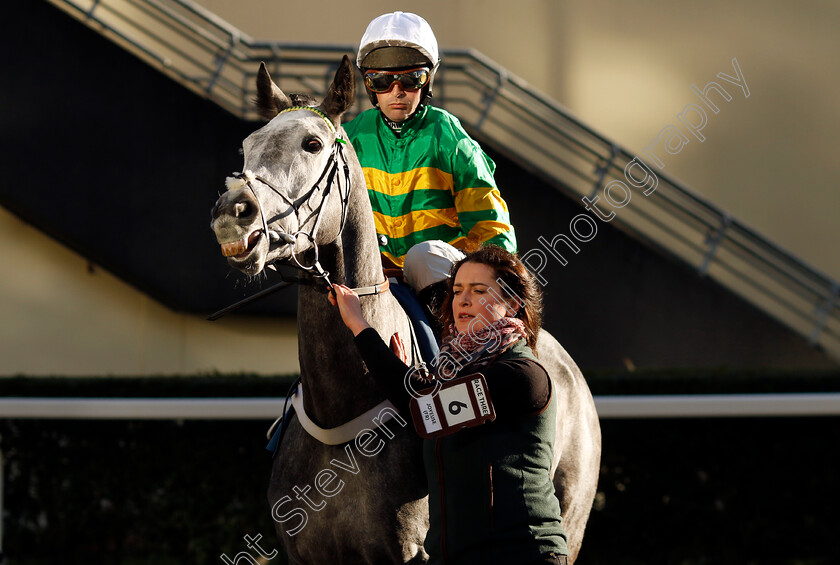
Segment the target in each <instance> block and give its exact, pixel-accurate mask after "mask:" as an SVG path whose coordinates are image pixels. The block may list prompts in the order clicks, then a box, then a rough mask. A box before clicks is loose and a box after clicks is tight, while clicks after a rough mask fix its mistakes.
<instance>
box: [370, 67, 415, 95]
mask: <svg viewBox="0 0 840 565" xmlns="http://www.w3.org/2000/svg"><path fill="white" fill-rule="evenodd" d="M395 82H398V83H400V86H401V87H402V88H403V90H417V89H418V88H423V87H424V86H426V84H428V82H429V69H427V68H419V69H409V70H407V71H367V72H366V73H365V86H367V87H368V89H369V90H370V91H371V92H380V93H381V92H388V91H389V90H391V85H392V84H394V83H395Z"/></svg>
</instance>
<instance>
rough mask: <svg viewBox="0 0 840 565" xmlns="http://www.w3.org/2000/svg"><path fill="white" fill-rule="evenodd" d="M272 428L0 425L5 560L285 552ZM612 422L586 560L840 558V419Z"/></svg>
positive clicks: (697, 562) (759, 562) (763, 564)
mask: <svg viewBox="0 0 840 565" xmlns="http://www.w3.org/2000/svg"><path fill="white" fill-rule="evenodd" d="M266 426H267V422H239V421H234V422H203V421H190V422H184V423H176V422H153V421H149V422H125V421H117V422H102V421H60V420H58V421H46V420H41V421H37V420H17V421H8V420H6V421H0V448H2V450H3V453H4V457H5V479H6V485H5V486H6V493H5V496H6V498H5V507H6V508H5V514H4V525H5V546H6V547H5V549H6V553H7V555H8V556H9V563H18V564H27V565H29V564H35V563H39V564H40V563H44V564H46V563H50V564H52V563H55V562H60V563H68V564H75V563H78V564H83V563H84V564H95V563H107V564H112V565H118V564H136V563H149V564H158V565H166V564H169V563H173V564H174V563H179V564H184V563H190V564H197V565H201V564H220V563H221V560H220V559H219V556H220V555H221V554H222V553H226V554H227V555H228V556H231V557H232V556H233V555H235V554H236V553H238V552H239V551H244V550H246V547H245V542H244V541H243V536H244V535H245V534H249V535H252V536H253V535H256V534H263V535H264V542H263V543H262V547H264V548H265V549H267V550H268V549H272V548H277V547H279V543H278V541H277V539H276V538H275V536H274V533H273V523H272V521H271V519H270V515H269V505H268V503H267V501H266V499H265V492H266V488H267V481H268V474H269V469H270V457H269V454H268V452H266V451H265V450H264V444H265V441H264V439H263V436H264V432H265V428H266ZM602 427H603V437H604V451H603V466H602V472H601V479H600V485H599V492H598V497H597V500H596V502H595V508H594V510H593V513H592V516H591V518H590V522H589V527H588V530H587V535H586V539H585V542H584V548H583V552H582V554H581V558H580V560H579V563H581V564H605V565H606V564H609V565H615V564H634V565H635V564H638V565H651V564H669V565H670V564H684V565H706V564H708V565H712V564H714V565H719V564H732V565H747V564H755V565H768V564H776V563H778V564H791V565H793V564H801V565H805V564H808V565H833V564H835V563H838V562H840V548H838V545H837V544H836V542H835V537H836V531H837V530H838V527H840V519H839V518H838V514H837V511H836V508H835V505H836V503H837V501H838V500H840V486H838V481H837V480H836V479H837V471H836V468H835V465H834V463H833V459H834V456H833V452H834V450H835V449H836V446H837V445H838V442H840V419H838V418H809V419H783V418H779V419H748V418H745V419H731V420H647V421H641V420H625V421H622V420H607V421H604V422H603V423H602ZM360 535H363V533H360ZM284 562H285V561H284V560H283V558H282V557H278V558H277V559H275V560H273V561H272V563H278V564H279V563H284Z"/></svg>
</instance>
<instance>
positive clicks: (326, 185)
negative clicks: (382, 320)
mask: <svg viewBox="0 0 840 565" xmlns="http://www.w3.org/2000/svg"><path fill="white" fill-rule="evenodd" d="M294 110H308V111H310V112H314V113H315V114H317V115H318V116H320V117H321V118H323V120H324V121H325V122H326V123H327V125H328V126H329V128H330V130H331V131H332V132H333V133H334V134H335V141H334V142H333V145H332V149H331V150H330V157H329V159H328V160H327V164H326V165H325V166H324V168H323V170H322V171H321V174H320V175H319V176H318V179H317V180H316V181H315V183H314V184H313V185H312V187H311V188H310V189H309V190H308V191H307V192H306V193H305V194H303V195H302V196H301V197H299V198H298V199H297V200H296V201H292V200H291V199H290V198H289V197H288V196H286V195H285V194H284V193H283V191H281V190H280V189H279V188H277V187H276V186H275V185H274V184H273V183H271V182H270V181H269V180H268V179H266V178H264V177H262V176H260V175H255V174H253V173H250V172H243V173H233V174H232V175H231V177H232V178H234V179H237V180H239V181H241V182H243V183H244V184H245V186H246V187H247V188H248V190H250V191H251V194H252V195H253V197H254V199H256V201H257V207H258V208H259V212H260V219H261V221H262V225H263V233H264V234H265V235H266V237H268V239H269V244H271V243H276V242H279V241H282V242H283V243H285V244H286V245H289V246H290V250H291V255H292V263H293V264H292V266H293V267H295V268H297V269H299V270H300V271H303V272H304V273H307V274H308V275H310V276H311V277H313V278H314V279H316V280H320V281H322V282H323V283H324V284H323V286H322V288H323V289H324V291H325V292H329V291H331V290H332V282H330V278H329V276H330V273H329V272H328V271H325V270H324V268H323V267H322V266H321V263H320V260H319V252H318V244H317V243H316V239H315V238H316V236H317V235H318V230H319V229H320V227H321V220H322V218H323V212H324V210H325V209H326V205H327V203H328V202H329V198H330V195H331V194H332V190H333V186H336V187H337V191H338V193H339V198H341V225H340V227H339V230H338V236H341V234H342V232H343V231H344V226H345V224H346V223H347V208H348V205H349V201H350V166H349V165H348V163H347V159H346V157H345V155H344V145H346V144H347V140H346V139H342V137H341V135H340V134H339V132H338V131H337V130H336V127H335V125H333V123H332V121H331V120H330V119H329V117H328V116H327V115H326V114H325V113H324V112H322V111H321V110H319V109H318V108H315V107H312V106H292V107H291V108H287V109H285V110H282V111H281V112H280V113H279V114H282V113H285V112H291V111H294ZM279 114H278V115H279ZM339 169H342V170H343V177H344V182H343V184H344V191H343V192H342V189H341V185H342V183H341V182H340V181H339V174H338V173H339ZM254 182H259V183H261V184H263V185H265V186H267V187H268V188H269V189H270V190H271V191H272V192H274V193H275V194H277V195H278V196H279V197H280V198H282V199H283V201H285V202H286V204H288V205H289V206H291V208H292V210H294V213H295V215H297V216H298V224H299V225H301V226H302V225H305V224H306V222H308V221H309V220H310V219H311V218H312V215H315V224H314V226H313V227H312V230H311V231H305V230H298V231H297V232H295V233H292V234H289V233H285V232H282V231H279V230H273V229H269V227H268V221H267V220H266V217H265V214H264V212H263V205H262V202H261V201H260V198H259V196H258V195H257V191H256V190H255V189H254ZM322 184H323V188H322ZM318 192H323V196H322V197H321V202H320V203H319V204H318V206H317V208H316V207H313V206H312V205H311V204H310V201H311V200H312V198H313V197H314V196H315V194H316V193H318ZM304 205H307V207H308V208H309V210H310V212H311V214H310V216H309V217H307V218H306V220H304V221H302V222H301V221H300V215H299V214H300V210H301V208H302V207H303V206H304ZM301 236H303V237H305V238H307V239H308V240H309V242H310V243H311V244H312V247H313V248H314V250H315V258H314V260H313V261H312V263H311V264H310V265H305V264H304V263H303V262H302V261H301V259H299V258H298V257H297V255H296V254H295V243H296V242H297V240H298V238H299V237H301ZM281 276H282V275H281ZM294 282H296V283H301V282H303V281H302V280H301V279H288V278H285V277H284V283H280V284H279V285H275V287H271V288H269V289H265V290H264V291H261V292H259V293H257V294H255V295H253V296H251V297H249V298H246V299H244V300H241V301H240V302H237V303H236V304H233V305H231V306H229V307H228V308H225V309H224V310H221V311H219V312H217V313H216V314H213V316H211V318H213V319H216V318H214V316H217V314H220V315H224V314H226V313H229V312H231V311H233V310H235V309H238V308H239V307H241V306H244V305H245V304H247V303H249V302H252V301H253V300H256V299H258V298H261V297H263V296H265V295H266V294H268V293H269V292H268V291H273V290H280V288H285V287H286V286H289V284H288V283H294ZM389 286H390V285H389V282H388V278H387V277H386V278H385V280H384V281H383V282H381V283H376V284H373V285H370V286H365V287H360V288H354V289H353V292H355V293H356V294H358V295H359V296H374V295H377V294H381V293H383V292H385V291H386V290H388V287H389ZM219 317H220V316H219Z"/></svg>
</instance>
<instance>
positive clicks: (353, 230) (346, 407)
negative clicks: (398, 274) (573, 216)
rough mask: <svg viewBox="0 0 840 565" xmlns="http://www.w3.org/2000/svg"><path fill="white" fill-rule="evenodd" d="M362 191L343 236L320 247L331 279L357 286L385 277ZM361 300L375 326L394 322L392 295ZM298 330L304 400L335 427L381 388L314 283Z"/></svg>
mask: <svg viewBox="0 0 840 565" xmlns="http://www.w3.org/2000/svg"><path fill="white" fill-rule="evenodd" d="M362 182H363V181H362ZM362 186H364V185H362ZM359 192H360V191H357V194H355V195H354V197H352V198H351V199H350V203H351V204H350V207H349V209H348V212H347V223H346V226H345V229H344V232H343V234H342V237H341V238H340V240H338V241H337V242H335V243H334V244H332V245H329V246H324V247H322V248H321V251H320V260H321V264H322V266H323V268H324V269H325V270H326V271H328V272H329V273H330V280H331V281H332V282H338V283H342V284H346V285H347V286H349V287H351V288H357V287H361V286H370V285H373V284H376V283H380V282H382V281H383V280H384V275H383V274H382V265H381V261H380V258H379V247H378V244H377V241H376V232H375V228H374V225H373V215H372V213H371V211H370V207H369V203H368V200H367V194H366V193H365V192H361V194H359ZM362 199H364V200H362ZM354 204H355V206H354ZM360 204H363V205H361V206H360ZM361 304H362V313H363V314H364V316H365V319H366V320H368V322H369V323H370V324H371V325H372V326H374V327H376V328H388V327H391V326H392V325H393V323H394V318H395V312H394V306H395V301H394V300H393V298H392V297H391V296H390V295H377V296H366V297H363V298H361ZM298 334H299V335H298V351H299V357H300V368H301V381H302V384H303V391H304V404H305V406H306V410H307V413H308V414H309V416H310V417H311V418H312V419H313V420H314V421H315V422H316V423H317V424H319V425H321V426H322V427H328V428H329V427H334V426H337V425H339V424H342V423H344V422H346V421H348V420H349V419H351V418H353V417H355V416H357V415H359V414H360V413H361V412H363V411H364V410H366V409H367V408H370V406H371V403H372V402H373V401H375V400H376V399H377V398H376V396H377V392H376V390H375V389H374V388H373V387H372V383H371V381H370V378H369V377H367V376H365V375H364V366H363V363H362V360H361V357H360V356H359V354H358V351H357V350H356V346H355V344H354V343H353V334H352V333H351V332H350V330H348V329H347V328H346V327H345V325H344V323H343V322H342V320H341V316H340V314H339V312H338V308H335V307H332V306H330V304H329V302H328V301H327V297H326V296H325V295H324V294H323V293H321V292H318V291H317V290H315V288H314V287H313V286H312V285H307V286H302V287H301V288H300V294H299V298H298Z"/></svg>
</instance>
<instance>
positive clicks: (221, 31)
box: [49, 0, 840, 360]
mask: <svg viewBox="0 0 840 565" xmlns="http://www.w3.org/2000/svg"><path fill="white" fill-rule="evenodd" d="M49 2H50V3H52V4H54V5H56V6H57V7H59V8H61V9H63V10H64V11H66V12H68V13H69V14H71V15H72V16H73V17H75V18H77V19H78V20H80V21H82V22H84V23H85V24H86V25H87V26H89V27H91V28H93V29H96V30H98V31H99V32H100V33H102V34H103V35H104V36H106V37H108V38H110V39H112V40H113V41H114V42H116V43H118V44H119V45H121V46H123V47H124V48H125V49H127V50H129V51H131V52H133V53H134V54H136V55H137V56H138V57H140V58H142V59H143V60H145V61H146V62H147V63H148V64H150V65H152V66H153V67H155V68H157V69H159V70H160V71H162V72H164V73H165V74H167V75H169V76H170V77H172V78H173V79H174V80H176V81H178V82H179V83H180V84H182V85H184V86H185V87H187V88H189V89H191V90H193V91H194V92H196V93H198V94H200V95H201V96H203V97H206V98H208V99H210V100H212V101H214V102H215V103H217V104H218V105H219V106H221V107H223V108H224V109H226V110H227V111H228V112H230V113H232V114H233V115H235V116H238V117H240V118H242V119H244V120H256V119H257V116H256V113H255V112H254V110H253V108H252V104H251V100H252V98H253V97H254V95H255V92H254V82H255V76H256V70H257V68H258V66H259V62H260V61H265V62H266V64H267V65H268V67H269V71H270V72H271V74H272V77H273V78H274V79H275V82H277V83H278V84H279V86H280V87H281V88H282V89H284V90H286V91H308V92H313V93H315V94H318V95H322V94H323V93H324V92H325V90H326V87H327V85H328V84H329V82H330V80H331V79H332V76H333V74H334V72H335V69H336V67H337V65H338V61H339V60H340V58H341V56H342V55H343V54H345V53H353V52H354V50H355V47H354V46H349V45H316V44H305V45H297V44H288V43H280V42H264V41H255V40H253V39H251V38H250V37H248V36H247V35H245V34H243V33H242V32H241V31H239V30H237V29H236V28H234V27H232V26H231V25H229V24H228V23H226V22H224V21H222V20H221V19H219V18H218V17H216V16H215V15H214V14H212V13H210V12H209V11H207V10H205V9H204V8H202V7H201V6H198V5H197V4H195V3H193V2H191V1H189V0H49ZM359 90H360V92H359V99H358V100H359V103H358V104H357V105H356V106H355V107H354V111H355V112H358V111H359V110H360V109H363V108H365V104H366V97H365V95H364V92H363V91H361V89H359ZM435 104H436V105H439V106H441V107H443V108H445V109H447V110H449V111H450V112H452V113H453V114H455V115H457V116H458V117H459V118H460V120H461V121H462V123H463V124H464V126H465V127H466V128H467V129H468V130H469V131H470V133H471V134H473V135H474V136H475V137H476V138H477V139H478V140H479V141H480V142H481V143H483V144H486V145H488V146H491V147H493V148H494V149H496V150H497V151H499V152H501V153H503V154H504V155H506V156H507V157H509V158H511V159H512V160H514V161H516V162H517V163H518V164H520V165H521V166H523V167H524V168H526V169H527V170H530V171H532V172H534V173H536V174H538V175H539V176H541V177H542V178H544V179H546V180H547V181H548V182H549V183H550V184H551V185H552V186H555V187H556V188H557V189H558V190H560V191H562V192H564V193H566V194H567V195H568V196H570V197H571V198H573V199H576V200H579V199H580V198H582V197H589V198H590V200H591V199H592V198H593V197H594V196H597V195H598V194H599V193H601V192H602V191H603V187H604V186H606V185H607V184H608V183H610V181H612V180H623V179H624V177H625V175H624V170H625V167H626V166H627V165H628V163H630V162H631V161H632V160H633V159H634V157H636V156H635V155H633V154H631V153H629V152H628V151H627V150H625V149H624V148H622V147H621V146H619V145H618V144H616V143H614V142H613V141H611V140H609V139H607V138H606V137H604V136H603V135H601V134H599V133H598V132H596V131H594V130H593V129H591V128H590V127H588V126H587V125H585V124H584V123H582V122H580V121H579V120H577V119H576V118H575V117H574V116H573V115H572V114H571V113H570V112H569V111H568V110H566V109H565V108H563V107H562V106H561V105H560V104H558V103H557V102H555V101H553V100H551V99H550V98H548V97H546V96H544V95H541V94H539V93H536V92H535V91H534V89H533V88H532V87H530V86H529V85H528V84H527V83H525V82H524V81H522V80H521V79H519V78H518V77H516V76H514V75H511V74H510V73H508V72H507V71H506V70H505V69H503V68H501V67H499V66H498V65H496V64H495V63H494V62H493V61H490V60H489V59H487V58H485V57H484V56H482V55H481V54H480V53H478V52H475V51H472V50H443V64H442V66H441V69H440V71H439V72H438V74H437V77H436V79H435ZM352 113H353V112H351V114H352ZM654 170H655V169H654ZM656 175H657V177H658V187H657V188H656V191H655V193H653V194H651V195H650V196H649V197H646V198H635V199H633V202H632V204H630V205H628V206H626V207H624V208H621V210H620V213H617V215H616V218H615V219H614V220H613V222H612V223H613V224H616V225H617V226H618V227H620V228H621V229H622V230H624V231H625V232H627V233H629V234H630V235H632V236H633V237H635V238H637V239H640V240H642V241H643V242H645V243H646V244H647V245H649V246H651V247H653V248H656V249H658V250H659V251H660V252H662V253H665V254H667V255H670V256H672V257H676V258H678V259H679V260H681V261H683V262H685V263H687V264H689V265H691V266H692V267H693V268H695V269H696V271H697V274H698V276H702V277H711V278H712V279H714V280H715V281H717V282H718V283H720V284H721V285H723V286H724V287H726V288H728V289H729V290H731V291H732V292H734V293H736V294H737V295H739V296H741V297H742V298H743V299H744V300H746V301H748V302H750V303H752V304H754V305H755V306H756V307H758V308H760V309H761V310H763V311H765V312H766V313H768V314H769V315H771V316H773V317H774V318H776V319H777V320H779V321H780V322H782V323H784V324H785V325H787V326H788V327H790V328H791V329H793V330H794V331H795V332H797V333H798V334H800V335H801V336H803V337H804V338H805V339H806V340H808V341H809V343H810V344H811V345H812V346H814V347H816V348H818V349H821V350H823V351H825V352H826V353H828V354H829V355H830V356H831V357H833V358H834V359H835V360H840V305H838V297H840V284H838V282H837V281H835V280H833V279H831V278H829V277H828V276H826V275H824V274H822V273H820V272H819V271H818V270H816V269H814V268H813V267H811V266H810V265H807V264H806V263H804V262H803V261H801V260H800V259H798V258H797V257H795V256H793V255H792V254H790V253H788V252H787V251H785V250H783V249H781V248H779V247H778V246H777V245H775V244H774V243H773V242H771V241H769V240H768V239H766V238H765V237H763V236H761V235H760V234H758V233H756V232H755V231H754V230H751V229H750V228H749V227H747V226H745V225H744V224H742V223H741V222H739V221H738V220H737V219H736V218H733V217H731V216H730V215H728V214H727V213H726V212H724V211H723V210H721V209H719V208H718V207H716V206H715V205H714V204H713V203H711V202H709V201H708V200H706V199H704V198H703V197H701V196H700V195H698V194H696V193H694V192H692V191H691V190H689V189H688V188H687V187H685V186H683V185H682V184H680V183H679V181H677V180H676V179H672V178H670V177H668V176H667V175H664V174H661V173H660V172H656ZM553 235H554V234H553V233H552V234H546V236H547V237H548V238H549V239H550V238H551V237H552V236H553ZM520 253H521V254H523V256H524V254H525V253H527V251H526V250H520Z"/></svg>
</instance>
